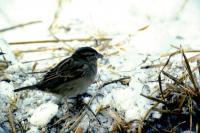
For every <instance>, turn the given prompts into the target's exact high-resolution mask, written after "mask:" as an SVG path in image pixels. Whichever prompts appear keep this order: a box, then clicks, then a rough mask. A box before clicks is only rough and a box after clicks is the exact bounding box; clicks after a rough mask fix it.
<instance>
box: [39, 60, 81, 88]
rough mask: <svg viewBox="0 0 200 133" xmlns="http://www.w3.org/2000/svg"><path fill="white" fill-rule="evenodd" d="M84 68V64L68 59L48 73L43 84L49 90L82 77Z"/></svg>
mask: <svg viewBox="0 0 200 133" xmlns="http://www.w3.org/2000/svg"><path fill="white" fill-rule="evenodd" d="M83 67H84V64H83V63H80V62H78V61H74V59H73V58H67V59H65V60H63V61H61V62H60V63H59V64H58V65H57V66H56V67H54V68H52V69H51V70H50V71H49V72H47V73H46V74H45V75H44V78H43V80H42V82H41V83H42V84H43V86H45V87H47V88H48V87H51V88H54V87H56V86H58V85H60V84H62V83H63V82H69V81H71V80H73V79H77V78H80V77H82V75H84V70H83Z"/></svg>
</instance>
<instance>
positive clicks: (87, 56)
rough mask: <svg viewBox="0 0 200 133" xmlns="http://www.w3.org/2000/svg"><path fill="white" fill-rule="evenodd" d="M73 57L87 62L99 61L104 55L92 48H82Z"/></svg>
mask: <svg viewBox="0 0 200 133" xmlns="http://www.w3.org/2000/svg"><path fill="white" fill-rule="evenodd" d="M72 56H74V57H78V58H80V59H84V60H87V61H97V59H99V58H103V55H102V54H100V53H98V52H97V51H96V50H95V49H93V48H91V47H81V48H79V49H77V50H76V51H75V52H74V54H73V55H72Z"/></svg>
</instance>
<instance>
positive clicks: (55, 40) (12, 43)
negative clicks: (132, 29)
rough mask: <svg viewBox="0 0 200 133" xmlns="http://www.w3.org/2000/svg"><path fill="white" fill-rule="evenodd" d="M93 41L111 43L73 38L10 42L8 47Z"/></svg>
mask: <svg viewBox="0 0 200 133" xmlns="http://www.w3.org/2000/svg"><path fill="white" fill-rule="evenodd" d="M94 40H99V41H111V40H112V39H111V38H96V39H94V38H91V37H89V38H73V39H60V40H58V39H53V40H35V41H21V42H10V43H9V44H10V45H19V44H33V43H35V44H40V43H58V42H72V41H80V42H81V41H83V42H84V41H94Z"/></svg>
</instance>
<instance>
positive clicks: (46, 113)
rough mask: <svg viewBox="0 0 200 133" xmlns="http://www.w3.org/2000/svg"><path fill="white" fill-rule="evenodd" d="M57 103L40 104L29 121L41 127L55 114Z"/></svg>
mask: <svg viewBox="0 0 200 133" xmlns="http://www.w3.org/2000/svg"><path fill="white" fill-rule="evenodd" d="M57 112H58V105H57V104H54V103H44V104H42V105H40V106H39V107H38V108H37V109H36V110H35V111H34V113H33V115H32V116H31V118H30V123H31V124H32V125H34V126H37V127H43V126H45V125H46V124H47V123H49V122H50V120H51V119H52V118H53V117H54V116H55V115H56V114H57Z"/></svg>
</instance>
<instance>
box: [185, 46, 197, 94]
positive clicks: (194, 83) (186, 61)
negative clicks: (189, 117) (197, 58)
mask: <svg viewBox="0 0 200 133" xmlns="http://www.w3.org/2000/svg"><path fill="white" fill-rule="evenodd" d="M181 52H182V55H183V58H184V60H185V64H186V69H187V72H188V74H189V78H190V80H191V82H192V84H193V86H194V88H195V90H196V92H199V89H198V85H197V83H196V81H195V79H194V77H193V74H192V70H191V67H190V64H189V62H188V60H187V57H186V56H185V53H184V51H183V49H182V50H181Z"/></svg>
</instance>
